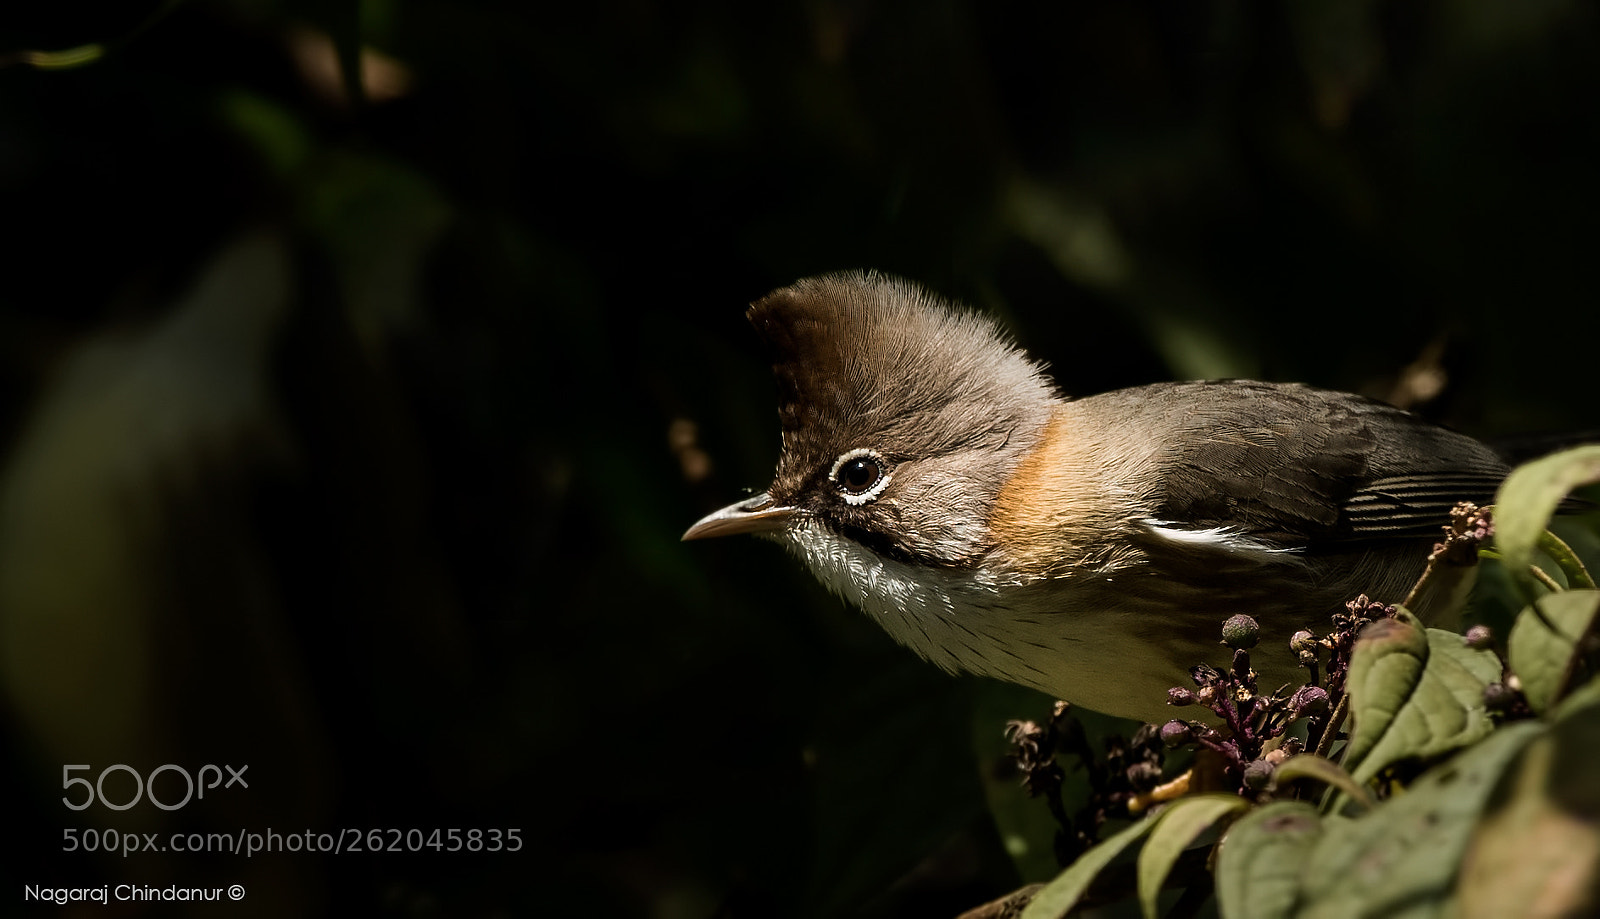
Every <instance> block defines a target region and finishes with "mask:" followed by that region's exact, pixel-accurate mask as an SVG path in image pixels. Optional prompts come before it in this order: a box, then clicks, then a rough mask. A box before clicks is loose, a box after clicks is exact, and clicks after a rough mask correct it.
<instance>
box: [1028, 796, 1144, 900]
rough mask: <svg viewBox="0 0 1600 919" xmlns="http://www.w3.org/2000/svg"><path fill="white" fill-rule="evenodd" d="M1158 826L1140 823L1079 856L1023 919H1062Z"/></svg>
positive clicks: (1048, 886)
mask: <svg viewBox="0 0 1600 919" xmlns="http://www.w3.org/2000/svg"><path fill="white" fill-rule="evenodd" d="M1155 825H1156V821H1155V820H1154V819H1149V820H1141V821H1139V822H1138V823H1135V824H1132V825H1130V826H1128V827H1126V828H1124V829H1123V830H1122V832H1120V833H1118V834H1117V835H1115V836H1113V837H1111V838H1110V839H1103V840H1101V841H1100V844H1099V845H1097V846H1095V847H1094V848H1093V849H1090V850H1089V851H1087V852H1085V853H1083V854H1082V855H1080V856H1078V860H1077V861H1075V862H1073V863H1072V864H1070V865H1068V866H1067V868H1066V870H1065V871H1062V872H1061V873H1060V874H1058V875H1056V878H1055V880H1053V881H1051V882H1050V883H1048V884H1046V885H1045V886H1044V889H1043V890H1041V891H1039V893H1038V895H1037V896H1035V897H1034V898H1033V899H1032V900H1030V901H1029V902H1028V907H1027V909H1024V910H1023V911H1022V919H1061V917H1063V916H1065V915H1066V914H1067V912H1068V911H1070V910H1071V909H1072V908H1073V907H1074V906H1076V905H1077V904H1078V901H1079V900H1081V899H1083V894H1084V892H1085V891H1087V890H1088V889H1089V885H1090V884H1092V883H1094V879H1095V877H1096V876H1097V875H1098V874H1099V873H1100V871H1101V869H1103V868H1105V866H1107V865H1109V864H1111V863H1112V862H1113V861H1115V860H1116V857H1117V856H1118V855H1121V854H1122V850H1123V849H1126V848H1127V847H1128V846H1130V845H1132V844H1133V843H1134V842H1136V841H1137V840H1138V839H1139V838H1140V837H1142V836H1144V835H1145V834H1146V833H1149V832H1150V831H1151V830H1152V829H1153V828H1154V827H1155Z"/></svg>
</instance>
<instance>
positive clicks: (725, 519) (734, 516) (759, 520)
mask: <svg viewBox="0 0 1600 919" xmlns="http://www.w3.org/2000/svg"><path fill="white" fill-rule="evenodd" d="M794 516H795V508H793V507H789V506H787V505H781V504H778V503H777V502H775V501H773V500H772V496H771V495H769V494H767V493H766V492H762V493H761V494H759V495H755V496H753V497H750V498H746V499H745V500H743V501H740V502H739V503H738V504H730V505H728V506H727V507H725V508H723V509H722V510H720V511H712V512H711V513H709V514H707V515H705V516H704V517H701V518H700V519H699V520H697V521H695V525H694V526H692V527H690V528H689V530H688V532H686V533H684V534H683V538H684V539H685V540H689V539H709V538H711V537H713V536H730V535H732V534H734V533H767V532H770V531H772V530H781V529H783V528H784V527H785V526H787V525H788V524H789V521H791V520H793V519H794Z"/></svg>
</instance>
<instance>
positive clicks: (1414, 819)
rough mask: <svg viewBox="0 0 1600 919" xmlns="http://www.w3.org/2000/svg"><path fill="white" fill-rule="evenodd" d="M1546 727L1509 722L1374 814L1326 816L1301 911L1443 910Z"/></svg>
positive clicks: (1407, 915)
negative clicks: (1488, 805)
mask: <svg viewBox="0 0 1600 919" xmlns="http://www.w3.org/2000/svg"><path fill="white" fill-rule="evenodd" d="M1545 730H1546V728H1545V726H1544V725H1543V724H1540V723H1538V722H1533V721H1524V722H1519V723H1517V724H1512V725H1508V726H1506V727H1503V728H1501V729H1500V730H1498V731H1495V732H1494V733H1493V734H1491V735H1489V736H1488V737H1486V738H1484V740H1483V741H1482V742H1480V743H1477V744H1475V745H1473V746H1472V747H1470V748H1469V749H1467V750H1464V751H1462V752H1461V753H1459V754H1457V755H1456V756H1455V757H1454V758H1453V759H1451V760H1449V761H1448V762H1446V763H1442V764H1440V765H1438V766H1435V767H1434V768H1433V769H1430V770H1428V772H1427V773H1425V774H1424V775H1423V776H1422V778H1420V779H1418V780H1417V781H1416V782H1414V783H1413V784H1412V785H1411V787H1410V788H1408V789H1407V790H1406V793H1405V794H1403V795H1400V796H1399V797H1396V798H1392V799H1390V800H1389V801H1386V802H1384V803H1383V804H1382V805H1380V806H1378V807H1376V808H1374V809H1373V810H1371V811H1369V812H1368V813H1367V814H1365V815H1363V816H1361V817H1359V818H1357V819H1354V820H1346V819H1340V818H1330V819H1327V820H1325V821H1324V822H1323V833H1322V836H1321V837H1320V838H1319V839H1318V840H1317V844H1316V846H1315V848H1314V849H1313V850H1312V852H1311V854H1310V856H1309V858H1308V860H1307V863H1308V864H1313V865H1315V866H1316V869H1315V870H1314V871H1310V872H1307V873H1306V874H1304V875H1302V882H1303V886H1302V889H1301V892H1300V899H1299V902H1300V903H1301V904H1302V909H1301V910H1300V911H1299V912H1298V913H1296V917H1297V919H1331V917H1340V919H1344V917H1372V919H1412V917H1416V919H1422V917H1435V916H1438V915H1439V904H1440V902H1441V900H1442V899H1443V898H1444V897H1445V896H1447V895H1448V893H1449V891H1450V890H1452V889H1453V888H1454V885H1455V882H1456V877H1457V874H1458V872H1459V869H1460V864H1461V858H1462V854H1463V853H1464V851H1465V849H1466V847H1467V841H1468V839H1469V838H1470V836H1471V834H1470V830H1471V828H1472V825H1473V823H1474V822H1475V821H1476V820H1477V818H1478V814H1479V813H1481V812H1482V810H1483V808H1484V804H1485V802H1486V801H1487V800H1488V798H1489V795H1490V792H1492V791H1493V790H1494V788H1495V786H1496V785H1497V784H1498V782H1499V779H1500V776H1501V774H1502V773H1503V772H1504V771H1505V769H1506V766H1507V765H1508V764H1509V763H1510V762H1512V760H1514V759H1515V758H1516V756H1517V755H1518V754H1519V753H1520V752H1521V751H1522V750H1523V749H1524V748H1525V747H1526V746H1527V745H1528V744H1529V743H1530V742H1531V741H1532V740H1533V739H1534V738H1536V737H1538V736H1539V735H1540V734H1542V733H1544V731H1545ZM1230 919H1231V916H1230Z"/></svg>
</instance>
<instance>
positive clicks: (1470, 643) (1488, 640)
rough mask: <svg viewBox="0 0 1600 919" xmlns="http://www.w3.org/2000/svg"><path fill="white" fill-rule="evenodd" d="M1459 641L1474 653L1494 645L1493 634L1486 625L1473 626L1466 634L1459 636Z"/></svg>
mask: <svg viewBox="0 0 1600 919" xmlns="http://www.w3.org/2000/svg"><path fill="white" fill-rule="evenodd" d="M1461 641H1462V643H1463V644H1465V645H1466V646H1467V647H1469V648H1471V649H1472V650H1474V651H1482V650H1484V649H1486V648H1488V647H1490V646H1491V645H1493V644H1494V633H1492V632H1490V631H1489V627H1488V626H1486V625H1475V626H1473V627H1472V628H1470V629H1467V634H1465V635H1463V636H1461Z"/></svg>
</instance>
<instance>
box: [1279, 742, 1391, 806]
mask: <svg viewBox="0 0 1600 919" xmlns="http://www.w3.org/2000/svg"><path fill="white" fill-rule="evenodd" d="M1296 779H1315V780H1317V781H1319V782H1322V783H1324V784H1327V785H1332V786H1333V787H1334V788H1337V789H1339V790H1340V791H1342V792H1344V793H1345V794H1347V795H1349V796H1350V797H1352V798H1354V799H1355V800H1356V801H1357V802H1358V803H1359V804H1360V805H1361V806H1362V807H1368V808H1370V807H1372V794H1371V793H1370V792H1368V791H1367V789H1366V786H1364V785H1362V784H1361V783H1360V782H1357V781H1356V780H1355V779H1354V778H1352V777H1351V775H1350V773H1348V772H1346V771H1344V769H1342V768H1340V766H1339V764H1338V763H1335V762H1334V761H1333V760H1330V759H1326V758H1324V757H1321V756H1317V755H1316V754H1314V753H1302V754H1300V755H1299V756H1291V757H1290V758H1288V759H1286V760H1284V761H1283V763H1282V764H1281V765H1279V766H1278V768H1277V770H1275V771H1274V772H1273V774H1272V780H1273V781H1274V782H1276V783H1277V784H1278V785H1279V786H1283V785H1287V784H1288V783H1290V782H1293V781H1295V780H1296Z"/></svg>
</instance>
